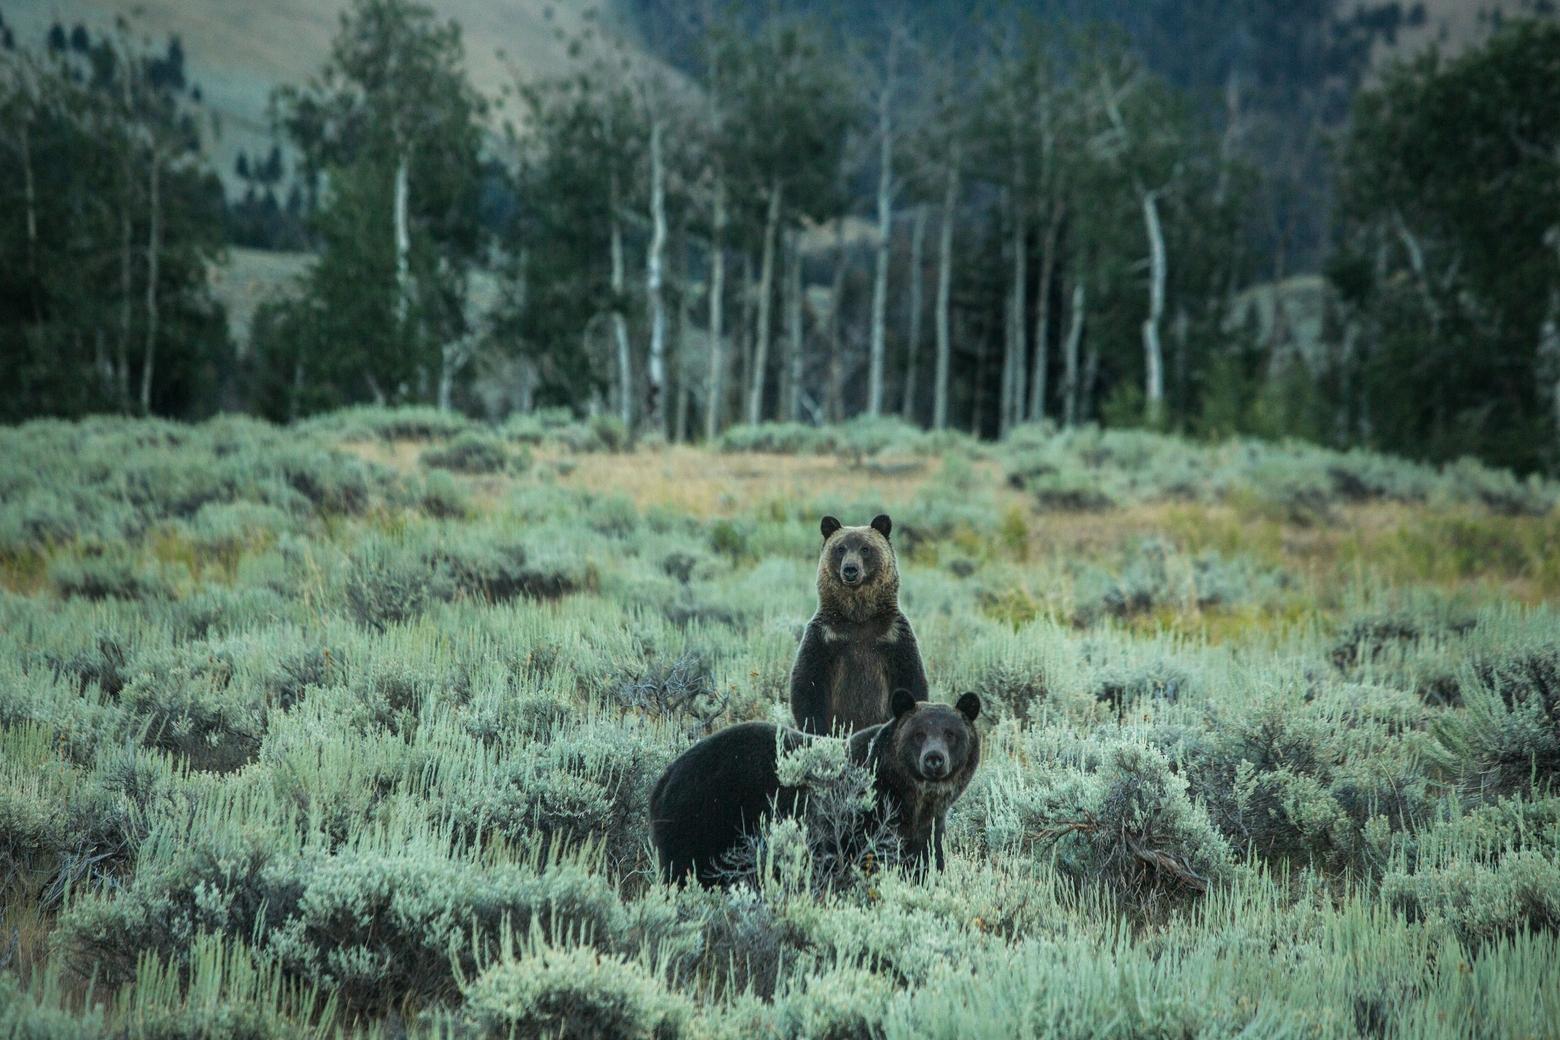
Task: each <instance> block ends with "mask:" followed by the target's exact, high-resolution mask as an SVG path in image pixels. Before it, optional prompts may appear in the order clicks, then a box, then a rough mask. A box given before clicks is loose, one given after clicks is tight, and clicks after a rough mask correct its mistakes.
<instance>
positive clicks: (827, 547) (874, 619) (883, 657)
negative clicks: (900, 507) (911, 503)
mask: <svg viewBox="0 0 1560 1040" xmlns="http://www.w3.org/2000/svg"><path fill="white" fill-rule="evenodd" d="M893 527H894V524H893V521H892V520H890V519H889V518H888V516H887V515H886V514H880V515H879V516H877V517H876V518H874V519H873V521H872V523H871V524H870V525H869V526H867V527H846V526H844V525H843V524H841V523H840V522H839V521H838V520H836V519H835V518H834V517H832V516H826V517H824V518H823V523H822V524H821V525H820V529H821V530H822V531H823V551H822V552H821V553H819V555H818V612H817V613H816V614H814V615H813V617H812V620H811V621H809V622H808V623H807V631H806V632H804V633H803V634H802V645H801V647H800V648H799V649H798V650H797V652H796V663H795V664H793V665H792V666H791V712H792V714H793V715H794V716H795V718H796V724H797V726H799V727H801V728H802V729H803V730H805V731H807V732H809V733H832V732H833V731H834V730H835V728H836V727H839V728H841V729H843V730H845V731H847V732H848V731H850V730H857V729H863V728H865V727H867V726H875V725H877V724H878V723H880V722H883V721H884V720H886V719H887V718H888V717H889V694H890V693H892V692H893V691H894V690H900V689H904V690H909V691H910V693H911V694H912V695H913V696H914V697H915V699H916V700H918V701H924V700H926V696H927V690H926V669H925V668H924V667H923V666H922V664H921V648H920V647H919V646H917V645H916V641H915V632H914V631H912V630H911V628H910V620H909V619H908V618H906V617H905V616H904V614H902V613H900V611H899V564H898V561H897V560H896V559H895V558H894V547H893V545H892V544H891V543H890V542H889V540H888V536H889V532H891V531H892V530H893Z"/></svg>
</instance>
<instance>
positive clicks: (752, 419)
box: [747, 177, 781, 423]
mask: <svg viewBox="0 0 1560 1040" xmlns="http://www.w3.org/2000/svg"><path fill="white" fill-rule="evenodd" d="M780 205H781V198H780V179H779V178H778V177H776V178H775V180H774V183H773V184H772V185H771V186H770V188H769V213H768V215H767V216H766V217H765V218H764V255H763V260H762V262H761V263H762V266H761V267H760V269H759V276H758V318H757V322H758V328H757V329H755V330H754V346H753V371H752V372H751V373H750V374H749V376H750V377H749V380H748V386H749V389H748V406H747V421H748V422H749V423H756V422H758V421H759V420H760V419H762V418H763V409H764V369H765V367H767V366H768V364H769V333H770V329H769V309H770V304H771V302H772V298H773V296H774V287H775V238H776V237H777V236H778V235H779V231H780Z"/></svg>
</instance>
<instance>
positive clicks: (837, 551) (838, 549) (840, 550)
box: [834, 545, 845, 556]
mask: <svg viewBox="0 0 1560 1040" xmlns="http://www.w3.org/2000/svg"><path fill="white" fill-rule="evenodd" d="M834 555H836V556H844V555H845V547H844V546H843V545H836V546H835V547H834Z"/></svg>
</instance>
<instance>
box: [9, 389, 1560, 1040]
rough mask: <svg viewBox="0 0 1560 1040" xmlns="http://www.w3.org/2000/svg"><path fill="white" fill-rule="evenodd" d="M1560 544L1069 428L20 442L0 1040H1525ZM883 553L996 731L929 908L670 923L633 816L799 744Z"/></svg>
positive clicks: (1334, 463)
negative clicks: (716, 760)
mask: <svg viewBox="0 0 1560 1040" xmlns="http://www.w3.org/2000/svg"><path fill="white" fill-rule="evenodd" d="M1557 501H1560V489H1557V487H1556V485H1554V484H1552V483H1544V482H1540V481H1536V480H1534V481H1527V482H1523V481H1518V480H1516V479H1515V478H1513V477H1511V476H1510V475H1509V474H1507V473H1504V472H1500V471H1495V470H1491V469H1488V468H1485V467H1482V466H1479V465H1477V464H1473V463H1460V464H1457V465H1454V466H1450V467H1447V468H1445V469H1432V468H1428V467H1423V466H1416V465H1411V464H1408V463H1405V462H1402V461H1400V460H1395V459H1391V458H1387V457H1382V456H1376V455H1369V454H1364V453H1358V452H1355V453H1349V454H1338V453H1333V452H1327V451H1323V450H1320V449H1315V448H1309V447H1303V446H1293V445H1288V446H1286V445H1272V444H1264V443H1260V442H1244V441H1239V442H1229V443H1223V444H1214V445H1197V444H1193V443H1190V442H1186V441H1181V440H1177V439H1173V438H1167V437H1161V436H1157V435H1152V434H1144V433H1131V432H1101V431H1099V430H1096V429H1092V428H1084V429H1080V430H1077V431H1074V432H1070V433H1067V434H1056V433H1054V432H1051V431H1049V430H1046V429H1041V428H1032V427H1021V428H1019V429H1018V430H1017V431H1016V432H1015V433H1014V434H1013V435H1012V436H1011V437H1010V438H1009V439H1008V440H1006V441H1004V442H1001V443H996V444H991V443H978V442H975V441H972V440H969V439H967V438H965V437H963V436H961V435H955V434H926V433H923V432H920V431H917V430H914V429H912V428H909V427H906V426H903V425H900V424H898V423H895V422H886V421H885V422H857V423H853V424H847V425H846V426H844V427H836V428H831V429H815V428H805V427H790V426H767V427H758V428H744V427H739V428H736V429H734V430H732V431H730V432H728V433H727V434H726V435H725V436H724V437H723V438H722V440H721V441H720V443H719V444H718V445H717V446H716V447H715V448H713V449H710V450H705V449H695V448H688V447H674V448H654V449H652V448H645V447H642V448H639V449H638V450H625V446H624V437H623V434H622V430H621V429H620V428H619V427H617V426H616V425H615V424H614V423H613V422H610V421H595V422H590V423H577V422H572V421H569V420H567V419H565V418H562V417H557V416H551V415H549V414H547V413H540V414H536V415H531V416H527V417H523V418H517V419H515V420H513V421H511V422H510V423H509V424H508V425H506V426H504V427H502V428H490V427H482V426H478V425H475V424H472V423H470V422H468V421H466V420H463V419H459V418H457V417H452V416H449V415H446V414H440V413H437V412H433V411H431V410H408V411H375V410H360V411H353V412H343V413H334V414H329V415H325V416H322V417H320V418H318V419H315V420H313V421H311V422H309V423H307V424H305V425H302V426H299V427H295V428H278V427H273V426H269V425H266V424H263V423H259V422H256V421H253V420H248V419H242V418H234V417H229V418H222V419H218V420H214V421H212V422H209V423H206V424H203V425H198V426H185V425H178V424H172V423H165V422H160V421H145V420H140V421H138V420H120V419H92V420H87V421H83V422H79V423H66V422H59V421H39V422H33V423H29V424H26V425H23V426H20V427H10V428H5V429H3V430H0V503H3V504H0V883H3V885H4V898H3V899H0V908H3V909H0V914H3V918H0V1037H29V1038H50V1037H60V1038H65V1037H70V1038H76V1037H83V1036H88V1037H90V1036H104V1037H107V1036H113V1037H133V1038H139V1037H235V1038H236V1037H246V1038H261V1037H278V1038H280V1037H296V1036H304V1035H308V1036H384V1037H391V1036H414V1037H423V1036H429V1037H434V1036H438V1037H452V1038H453V1037H487V1036H493V1037H500V1036H517V1037H518V1036H524V1037H533V1036H560V1037H574V1038H597V1037H599V1038H608V1037H644V1038H649V1037H732V1038H736V1037H758V1036H764V1037H770V1036H774V1037H887V1038H901V1037H948V1038H954V1037H958V1038H968V1037H986V1036H989V1037H1010V1036H1015V1035H1023V1036H1079V1037H1084V1036H1090V1037H1092V1036H1120V1037H1145V1036H1165V1037H1169V1036H1175V1037H1193V1036H1196V1037H1226V1036H1263V1037H1277V1036H1314V1037H1354V1036H1358V1037H1405V1038H1406V1037H1415V1038H1419V1037H1486V1036H1487V1037H1508V1036H1533V1037H1537V1036H1547V1035H1553V1029H1554V1023H1555V1022H1557V1021H1560V937H1557V924H1560V895H1557V893H1560V797H1557V796H1556V794H1555V791H1554V782H1555V779H1556V776H1557V775H1560V624H1557V619H1556V617H1555V613H1554V601H1555V597H1556V596H1557V595H1560V509H1557ZM882 510H886V511H888V512H890V513H891V514H892V515H893V517H894V540H895V544H896V547H897V551H898V554H899V558H900V563H901V569H902V572H903V603H904V606H905V609H906V611H907V613H908V614H909V616H910V617H911V618H912V620H913V622H914V624H915V626H916V631H917V634H918V637H919V639H920V641H921V644H922V646H923V648H924V653H925V656H926V663H927V668H928V671H929V674H930V676H931V680H932V687H933V691H934V696H936V697H938V698H939V699H944V700H951V699H952V698H953V697H954V696H955V695H957V694H958V693H959V692H962V691H965V690H974V691H976V692H978V693H979V694H980V695H981V697H982V698H983V699H984V701H985V704H986V711H985V713H984V714H983V716H982V722H981V727H982V731H983V741H984V754H983V758H982V763H981V766H980V769H979V772H978V773H977V776H976V779H975V781H974V784H973V786H972V787H971V789H970V790H969V791H968V792H967V793H966V794H965V795H964V797H963V799H962V800H961V801H960V802H959V803H958V804H957V805H955V806H954V808H953V810H952V812H951V814H950V817H949V824H950V830H949V863H948V867H947V870H946V871H945V872H944V873H941V874H937V875H934V876H932V877H929V878H927V879H925V880H916V879H914V878H911V877H907V876H905V875H904V874H902V873H901V872H900V871H899V869H898V868H897V867H896V866H895V865H894V862H893V855H892V849H887V850H884V854H883V855H882V857H881V858H880V859H878V860H875V861H872V862H867V863H855V862H847V863H844V864H839V863H835V864H833V865H832V868H831V869H829V870H825V869H823V868H824V866H825V861H823V860H822V859H813V858H812V852H813V851H814V850H816V849H817V848H818V847H819V846H818V842H819V841H821V840H822V837H823V835H824V833H825V832H826V831H827V830H828V828H829V826H830V822H831V821H830V820H829V819H827V818H825V817H824V814H823V813H822V812H821V810H820V811H818V812H814V813H812V814H811V815H810V816H809V817H807V818H806V820H805V821H804V823H805V825H804V826H798V825H795V824H790V825H786V826H778V827H774V828H772V829H771V830H770V831H769V832H768V841H767V844H766V846H765V850H766V855H768V857H769V859H768V860H767V862H769V863H771V864H772V865H773V868H774V869H773V872H770V871H768V870H765V871H761V872H759V874H758V876H757V884H756V887H753V888H746V887H744V888H738V889H734V890H732V891H730V892H726V893H716V892H702V891H701V892H690V891H678V890H675V889H671V888H668V887H666V886H665V885H663V884H662V883H660V882H658V881H656V880H654V868H653V864H652V862H651V861H650V859H649V849H648V844H647V829H646V820H645V805H646V798H647V796H648V792H649V789H650V786H651V784H653V782H654V780H655V778H656V776H657V774H658V772H659V770H660V769H661V768H662V767H663V766H664V765H665V764H666V763H667V762H668V761H669V760H670V759H671V758H672V757H673V756H674V755H676V754H677V753H678V752H679V751H680V750H681V749H683V748H685V747H687V746H688V745H689V744H690V743H691V742H692V741H694V740H695V739H697V738H698V737H699V736H701V735H703V734H705V733H707V732H710V731H712V730H713V729H716V728H718V727H720V726H723V725H726V724H728V723H731V722H735V721H739V720H745V719H773V720H784V719H785V718H786V715H787V710H786V706H785V702H784V693H783V691H784V689H785V682H786V675H787V670H788V668H789V666H790V663H791V658H792V655H793V654H794V652H795V648H796V640H797V637H798V633H799V631H800V629H801V626H802V625H803V623H804V622H805V621H806V619H807V617H808V615H809V614H810V612H811V610H812V608H813V604H814V592H813V588H812V585H813V580H814V578H813V575H814V571H815V553H816V552H817V543H818V536H817V523H818V517H819V516H820V514H823V513H826V512H827V513H834V514H837V515H839V516H841V517H844V518H846V519H847V521H848V522H851V521H854V522H861V521H864V520H865V518H867V517H869V516H871V515H872V514H874V513H876V512H878V511H882ZM825 751H827V748H826V749H825ZM796 766H797V768H799V769H802V770H803V775H804V776H807V777H810V778H811V779H810V781H809V782H810V783H811V784H812V785H813V788H814V791H815V805H816V806H832V807H834V809H833V810H832V811H834V812H836V813H848V812H852V811H856V810H853V809H851V808H850V805H851V802H850V800H849V798H848V797H846V795H847V794H848V785H849V784H850V783H851V782H852V774H850V773H849V772H848V771H847V772H844V773H839V772H837V771H834V772H831V770H830V761H829V754H828V753H825V754H823V755H822V756H821V757H819V758H815V759H813V760H811V761H810V762H801V763H797V764H796ZM808 770H811V771H810V772H809V771H808ZM842 807H843V808H842Z"/></svg>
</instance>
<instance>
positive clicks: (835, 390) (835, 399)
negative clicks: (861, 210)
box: [824, 217, 845, 422]
mask: <svg viewBox="0 0 1560 1040" xmlns="http://www.w3.org/2000/svg"><path fill="white" fill-rule="evenodd" d="M844 296H845V218H844V217H840V218H839V219H837V220H835V222H834V284H833V287H832V289H831V291H830V293H829V386H828V389H827V391H826V396H827V398H828V400H827V401H826V402H825V403H824V414H825V415H827V416H828V417H829V421H830V422H841V421H842V420H844V418H845V338H844V327H845V318H844V314H843V310H844V308H843V307H842V306H841V304H842V303H843V302H844Z"/></svg>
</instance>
